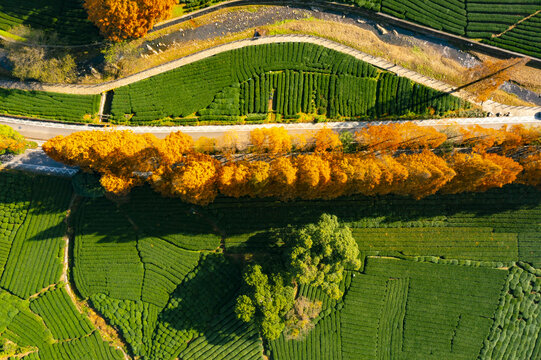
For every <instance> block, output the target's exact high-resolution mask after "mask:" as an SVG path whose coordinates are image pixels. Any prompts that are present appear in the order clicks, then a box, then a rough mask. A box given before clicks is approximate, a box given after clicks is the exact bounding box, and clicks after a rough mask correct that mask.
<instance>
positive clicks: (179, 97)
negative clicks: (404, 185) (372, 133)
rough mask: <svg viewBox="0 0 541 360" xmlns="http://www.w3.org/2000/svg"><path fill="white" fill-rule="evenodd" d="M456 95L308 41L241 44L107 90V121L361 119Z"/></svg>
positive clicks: (438, 111)
mask: <svg viewBox="0 0 541 360" xmlns="http://www.w3.org/2000/svg"><path fill="white" fill-rule="evenodd" d="M469 107H470V104H469V103H466V102H464V101H462V100H460V99H459V98H457V97H455V96H452V95H448V94H445V93H442V92H439V91H436V90H433V89H431V88H428V87H426V86H424V85H421V84H417V83H414V82H412V81H410V80H409V79H407V78H403V77H399V76H396V75H394V74H392V73H389V72H386V71H382V70H380V69H378V68H376V67H374V66H372V65H370V64H368V63H365V62H363V61H360V60H357V59H355V58H354V57H352V56H350V55H346V54H343V53H340V52H337V51H335V50H331V49H327V48H325V47H322V46H319V45H314V44H310V43H277V44H264V45H257V46H247V47H244V48H241V49H236V50H232V51H227V52H223V53H220V54H217V55H214V56H212V57H210V58H206V59H203V60H200V61H197V62H195V63H191V64H188V65H185V66H182V67H180V68H177V69H175V70H171V71H169V72H166V73H163V74H160V75H156V76H154V77H152V78H149V79H146V80H142V81H139V82H136V83H134V84H131V85H127V86H124V87H120V88H117V89H115V90H114V96H113V101H112V107H111V113H112V116H113V122H116V123H132V124H145V123H147V124H148V123H149V122H152V121H155V120H161V119H168V120H176V121H175V122H178V123H183V124H189V123H191V122H196V121H201V122H222V123H224V122H225V123H228V122H229V123H231V122H233V123H234V122H237V121H239V120H241V117H242V119H244V120H245V121H246V122H255V123H257V122H263V120H264V119H266V117H267V114H268V113H273V114H276V116H277V119H278V120H279V119H290V120H291V119H293V120H294V119H298V118H299V116H300V114H301V113H302V114H319V115H325V116H327V117H329V118H340V119H351V118H354V119H365V118H371V119H373V118H389V117H393V118H396V117H399V116H404V115H406V116H407V117H409V118H412V117H413V118H415V117H418V116H422V115H427V114H431V115H445V114H447V113H449V112H453V111H458V110H461V109H467V108H469Z"/></svg>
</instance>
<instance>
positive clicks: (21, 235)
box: [0, 175, 72, 298]
mask: <svg viewBox="0 0 541 360" xmlns="http://www.w3.org/2000/svg"><path fill="white" fill-rule="evenodd" d="M1 176H4V175H1ZM8 176H10V175H8ZM20 177H24V176H20ZM32 183H33V185H32V191H31V192H29V193H28V195H30V194H31V201H30V210H29V212H28V214H27V216H26V217H25V220H24V222H23V223H22V224H21V226H20V228H19V229H18V230H17V233H16V234H15V236H14V237H13V241H12V243H11V248H10V253H9V257H8V259H7V262H6V265H5V269H4V271H3V273H2V277H1V278H0V286H1V287H3V288H5V289H7V290H9V291H10V292H12V293H14V294H15V295H17V296H20V297H22V298H27V297H29V296H30V295H32V294H35V293H37V292H39V291H40V290H41V289H43V288H45V287H47V286H49V285H51V284H54V283H56V282H57V281H58V280H59V278H60V274H61V272H62V260H63V253H62V250H63V248H64V240H63V238H62V237H63V236H64V234H65V231H66V227H65V224H64V223H63V219H64V216H65V211H66V210H67V208H68V205H69V201H70V197H71V193H72V192H71V187H70V186H69V182H68V181H66V180H60V179H54V178H51V177H42V176H40V177H35V178H33V179H32ZM22 184H24V180H22Z"/></svg>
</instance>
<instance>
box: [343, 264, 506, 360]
mask: <svg viewBox="0 0 541 360" xmlns="http://www.w3.org/2000/svg"><path fill="white" fill-rule="evenodd" d="M364 273H365V275H363V274H357V276H355V277H354V278H353V281H352V285H351V289H357V290H356V291H350V292H348V294H347V295H346V299H345V305H344V310H343V313H344V314H343V316H342V322H343V324H342V333H343V337H344V340H343V341H344V354H345V356H344V358H345V359H355V358H358V354H366V356H367V358H382V359H396V358H404V359H437V358H444V359H474V358H476V357H477V356H478V355H479V352H480V350H481V348H482V346H483V341H484V340H485V338H487V337H488V334H489V331H490V328H491V326H492V320H491V318H492V317H493V315H494V313H495V311H496V309H497V305H498V299H499V295H500V292H501V289H502V288H503V285H504V283H505V279H506V277H507V271H504V270H497V269H491V268H483V267H470V266H457V265H449V264H444V263H436V264H434V263H422V262H412V261H405V260H397V259H384V258H369V259H368V260H367V263H366V266H365V271H364ZM356 283H358V284H356ZM350 301H351V302H353V304H357V305H350V304H349V302H350ZM362 304H365V305H362ZM350 311H351V313H350ZM355 311H356V314H357V317H355V316H354V314H355ZM365 312H367V313H369V314H373V315H372V317H368V318H369V319H371V320H367V319H364V318H365V316H361V315H360V314H364V313H365ZM346 314H349V315H350V316H346ZM359 317H361V318H362V320H361V326H359V324H358V323H357V321H356V320H354V319H358V318H359ZM349 322H352V323H351V324H350V323H349ZM366 322H368V323H369V324H365V323H366ZM357 331H363V332H364V331H366V332H368V334H367V335H364V334H363V336H360V337H359V340H358V341H355V335H356V334H357V333H356V332H357ZM347 338H349V339H350V340H349V342H346V339H347ZM346 344H348V345H346Z"/></svg>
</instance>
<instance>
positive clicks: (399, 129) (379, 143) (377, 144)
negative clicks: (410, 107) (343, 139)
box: [355, 122, 447, 153]
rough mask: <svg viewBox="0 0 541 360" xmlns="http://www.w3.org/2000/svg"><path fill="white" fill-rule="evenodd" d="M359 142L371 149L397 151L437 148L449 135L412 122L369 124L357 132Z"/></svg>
mask: <svg viewBox="0 0 541 360" xmlns="http://www.w3.org/2000/svg"><path fill="white" fill-rule="evenodd" d="M355 137H356V139H357V142H358V143H359V144H360V145H361V146H364V147H366V148H367V149H368V150H371V151H380V152H382V151H383V152H391V153H392V152H395V151H396V150H398V149H404V148H409V149H425V148H431V149H434V148H437V147H438V146H440V145H441V144H443V143H444V142H445V140H447V136H446V135H445V134H443V133H441V132H439V131H437V130H436V129H434V128H432V127H429V126H419V125H416V124H414V123H412V122H407V123H402V124H389V125H372V126H367V127H365V128H363V129H361V130H360V131H357V132H356V133H355Z"/></svg>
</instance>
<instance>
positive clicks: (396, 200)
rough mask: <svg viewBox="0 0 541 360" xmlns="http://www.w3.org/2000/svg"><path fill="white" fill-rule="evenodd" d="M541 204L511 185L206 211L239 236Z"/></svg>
mask: <svg viewBox="0 0 541 360" xmlns="http://www.w3.org/2000/svg"><path fill="white" fill-rule="evenodd" d="M540 204H541V191H538V190H536V189H535V188H533V187H529V186H524V185H507V186H504V187H503V188H497V189H491V190H488V191H486V192H482V193H462V194H454V195H443V194H442V195H440V194H437V195H432V196H429V197H426V198H424V199H421V200H414V199H412V198H409V197H403V196H397V195H385V196H373V197H368V196H360V195H356V196H349V197H342V198H338V199H334V200H299V201H290V202H279V201H276V200H274V199H246V198H244V199H232V198H225V197H221V198H218V199H216V201H215V202H214V203H213V204H210V205H208V206H207V207H206V208H205V209H204V210H205V211H206V212H207V213H208V214H210V215H211V216H213V217H214V218H215V219H216V222H217V224H218V227H219V228H220V229H222V230H223V231H224V232H225V233H226V234H227V235H228V236H234V235H238V234H243V233H251V232H257V231H262V230H266V229H269V228H280V227H285V226H288V225H294V226H298V225H299V226H302V225H305V224H308V223H313V222H316V221H317V220H318V219H319V217H320V216H321V215H322V214H324V213H327V214H332V215H336V216H337V217H338V218H339V219H340V220H341V221H343V222H350V223H351V222H359V221H363V222H367V223H370V222H372V223H377V224H380V225H385V224H390V223H393V222H399V221H400V222H408V221H420V220H429V221H432V220H434V219H436V218H438V217H440V218H441V217H451V216H455V215H458V214H469V215H470V216H473V217H482V216H492V215H496V214H501V213H504V212H507V211H516V210H519V209H533V208H536V207H539V205H540ZM254 240H255V239H254Z"/></svg>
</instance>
